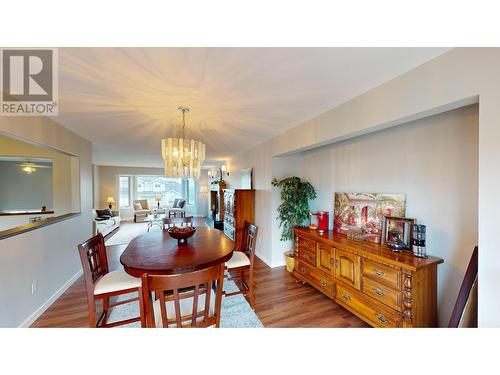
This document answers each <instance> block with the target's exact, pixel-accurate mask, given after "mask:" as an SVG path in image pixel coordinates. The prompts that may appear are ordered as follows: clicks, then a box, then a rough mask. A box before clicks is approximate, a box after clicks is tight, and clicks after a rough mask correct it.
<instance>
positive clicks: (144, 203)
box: [134, 199, 149, 210]
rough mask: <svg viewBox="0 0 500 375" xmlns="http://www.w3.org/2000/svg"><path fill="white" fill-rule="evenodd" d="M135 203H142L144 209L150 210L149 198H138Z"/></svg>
mask: <svg viewBox="0 0 500 375" xmlns="http://www.w3.org/2000/svg"><path fill="white" fill-rule="evenodd" d="M134 203H140V204H141V206H142V209H143V210H149V203H148V200H147V199H136V200H134Z"/></svg>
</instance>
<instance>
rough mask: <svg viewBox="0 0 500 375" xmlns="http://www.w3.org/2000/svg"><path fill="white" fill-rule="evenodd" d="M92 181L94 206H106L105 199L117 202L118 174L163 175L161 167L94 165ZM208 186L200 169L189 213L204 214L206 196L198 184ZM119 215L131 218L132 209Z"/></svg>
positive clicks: (206, 179)
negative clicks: (111, 198) (194, 202)
mask: <svg viewBox="0 0 500 375" xmlns="http://www.w3.org/2000/svg"><path fill="white" fill-rule="evenodd" d="M94 169H95V174H94V181H95V183H96V184H97V185H98V186H96V190H95V192H96V193H95V194H96V197H98V198H97V202H96V205H95V208H104V207H107V204H106V199H107V198H108V197H113V198H114V199H115V202H117V204H118V191H117V188H118V183H117V182H118V176H119V175H132V176H134V175H155V176H163V175H164V173H165V171H164V170H163V168H139V167H116V166H103V165H101V166H94ZM203 184H204V185H207V186H208V175H207V171H206V170H202V171H201V177H200V179H199V180H198V181H196V182H195V189H196V192H197V193H196V194H197V196H196V208H194V209H190V208H189V209H190V211H189V212H188V213H189V214H191V215H199V216H206V215H207V213H208V196H207V194H201V193H200V188H199V187H200V185H203ZM120 215H122V218H124V219H131V218H133V210H132V209H129V210H126V209H125V210H120Z"/></svg>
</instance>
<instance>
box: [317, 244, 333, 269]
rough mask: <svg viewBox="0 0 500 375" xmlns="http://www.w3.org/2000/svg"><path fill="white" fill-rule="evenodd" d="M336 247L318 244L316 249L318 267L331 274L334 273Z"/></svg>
mask: <svg viewBox="0 0 500 375" xmlns="http://www.w3.org/2000/svg"><path fill="white" fill-rule="evenodd" d="M334 261H335V249H334V248H333V247H330V246H327V245H323V244H320V243H319V244H318V248H317V250H316V267H318V268H319V269H320V270H321V271H324V272H326V273H328V274H330V275H332V276H333V275H334V273H335V269H334V266H333V265H334Z"/></svg>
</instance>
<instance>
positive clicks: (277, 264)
mask: <svg viewBox="0 0 500 375" xmlns="http://www.w3.org/2000/svg"><path fill="white" fill-rule="evenodd" d="M284 266H286V260H284V259H283V260H279V261H277V262H272V263H271V266H270V267H271V268H276V267H284Z"/></svg>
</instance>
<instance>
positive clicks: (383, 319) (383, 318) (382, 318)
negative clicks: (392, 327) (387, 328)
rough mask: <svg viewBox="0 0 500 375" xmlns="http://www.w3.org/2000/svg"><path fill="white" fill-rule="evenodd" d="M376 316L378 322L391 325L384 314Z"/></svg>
mask: <svg viewBox="0 0 500 375" xmlns="http://www.w3.org/2000/svg"><path fill="white" fill-rule="evenodd" d="M375 316H376V317H377V320H378V321H379V322H380V323H382V324H389V321H388V320H387V319H386V318H385V317H384V316H383V315H382V314H379V313H376V314H375Z"/></svg>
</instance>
